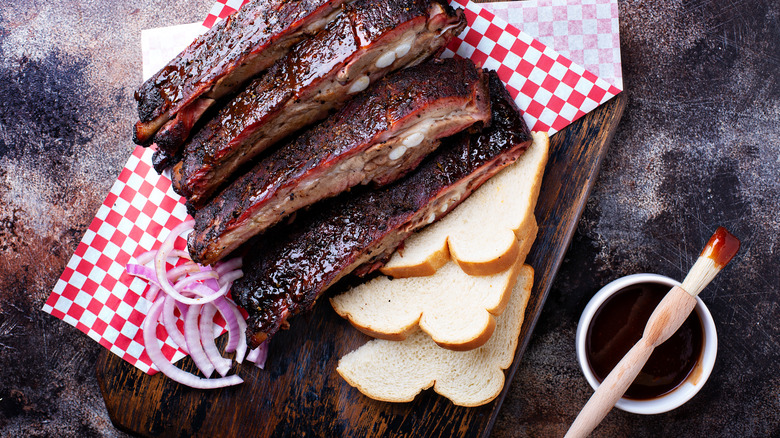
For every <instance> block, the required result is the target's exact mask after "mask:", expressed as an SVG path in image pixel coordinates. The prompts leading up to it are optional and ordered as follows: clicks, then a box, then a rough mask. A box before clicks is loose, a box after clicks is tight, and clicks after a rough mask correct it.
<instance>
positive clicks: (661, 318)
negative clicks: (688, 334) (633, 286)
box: [642, 286, 696, 348]
mask: <svg viewBox="0 0 780 438" xmlns="http://www.w3.org/2000/svg"><path fill="white" fill-rule="evenodd" d="M694 307H696V298H694V297H692V296H691V294H689V293H688V292H686V291H685V289H683V288H681V287H680V286H675V287H673V288H672V290H670V291H669V292H668V293H667V294H666V295H665V296H664V299H663V300H661V302H660V303H658V306H657V307H656V308H655V310H654V311H653V313H652V314H651V315H650V319H648V320H647V325H646V326H645V331H644V333H643V334H642V339H643V340H644V341H646V342H647V344H648V345H651V346H652V347H653V348H655V347H657V346H659V345H661V344H663V343H664V341H666V340H667V339H669V338H670V337H672V335H673V334H674V333H675V332H676V331H677V330H679V328H680V327H681V326H682V325H683V323H684V322H685V320H686V319H688V315H690V314H691V312H692V311H693V308H694Z"/></svg>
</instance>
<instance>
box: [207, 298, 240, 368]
mask: <svg viewBox="0 0 780 438" xmlns="http://www.w3.org/2000/svg"><path fill="white" fill-rule="evenodd" d="M216 313H217V307H216V306H214V305H213V303H210V304H206V305H204V306H203V309H202V310H201V313H200V341H201V343H202V344H203V350H204V351H205V352H206V357H208V359H209V362H211V363H212V364H213V365H214V368H216V370H217V372H218V373H219V374H220V375H221V376H223V377H224V376H225V375H226V374H227V373H228V371H230V365H231V364H232V361H231V360H230V359H227V358H224V357H222V355H221V354H220V353H219V349H217V343H216V342H214V315H216Z"/></svg>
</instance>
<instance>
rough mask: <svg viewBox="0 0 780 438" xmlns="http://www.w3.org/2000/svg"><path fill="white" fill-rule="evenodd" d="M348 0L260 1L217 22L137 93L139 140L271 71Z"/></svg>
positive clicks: (148, 139)
mask: <svg viewBox="0 0 780 438" xmlns="http://www.w3.org/2000/svg"><path fill="white" fill-rule="evenodd" d="M344 1H345V0H255V1H252V2H249V3H248V4H246V5H245V6H244V7H242V8H241V9H240V10H239V11H238V12H236V13H234V14H233V15H231V16H229V17H228V18H227V19H225V20H223V21H221V22H219V23H217V24H215V25H214V26H213V27H212V28H211V30H210V31H209V32H207V33H206V34H204V35H202V36H200V37H198V38H197V39H196V40H195V42H193V43H192V44H191V45H190V46H189V47H187V48H186V49H184V51H182V52H181V53H180V54H179V55H178V56H177V57H176V58H174V59H173V60H172V61H171V62H170V63H168V65H166V66H165V67H163V68H162V69H161V70H160V71H159V72H157V73H156V74H155V75H154V76H152V77H151V78H150V79H149V80H147V81H146V82H144V84H143V85H141V88H140V89H139V90H138V91H136V93H135V99H136V101H137V102H138V117H139V121H138V123H137V124H136V126H135V131H134V140H135V142H136V143H138V144H142V145H149V144H150V143H151V142H152V141H153V138H154V135H155V133H156V132H157V131H158V130H159V129H160V128H161V127H162V126H163V125H164V124H166V123H167V122H168V121H170V120H171V119H174V118H176V116H177V114H178V113H179V112H181V111H187V110H188V109H189V108H192V106H193V105H196V106H199V105H200V104H198V103H197V102H196V100H198V99H199V98H200V97H202V96H205V97H207V98H210V99H218V98H220V97H222V96H224V95H226V94H228V93H230V92H231V91H233V90H234V89H235V88H237V87H239V86H241V85H242V84H243V83H245V82H246V80H248V79H249V78H250V77H252V76H254V75H256V74H258V73H260V72H261V71H263V70H265V69H266V68H268V67H269V66H270V65H271V64H273V63H274V62H275V61H276V60H278V59H279V58H281V57H282V56H284V55H285V54H286V53H287V51H288V50H289V48H290V47H291V46H292V45H293V44H295V43H297V42H298V41H300V40H301V39H302V38H304V36H305V34H306V33H314V32H316V31H317V30H319V29H321V28H322V27H323V26H324V25H325V24H326V23H327V22H328V21H329V20H328V17H329V16H330V14H332V12H333V11H335V10H337V9H338V8H340V7H341V5H342V3H344ZM334 18H335V17H334ZM188 121H189V120H188Z"/></svg>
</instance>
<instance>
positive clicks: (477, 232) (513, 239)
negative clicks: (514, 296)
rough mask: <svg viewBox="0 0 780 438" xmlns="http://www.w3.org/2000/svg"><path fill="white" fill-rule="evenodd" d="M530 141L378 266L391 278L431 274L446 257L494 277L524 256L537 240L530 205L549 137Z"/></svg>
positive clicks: (536, 136) (542, 134)
mask: <svg viewBox="0 0 780 438" xmlns="http://www.w3.org/2000/svg"><path fill="white" fill-rule="evenodd" d="M532 135H533V139H534V140H533V143H532V144H531V146H530V147H529V148H528V150H526V151H525V153H523V155H522V156H521V157H520V159H518V160H517V161H516V162H515V163H513V164H512V165H510V166H508V167H507V168H506V169H504V170H502V171H501V172H499V173H498V174H497V175H495V176H494V177H492V178H490V179H489V180H488V181H487V182H486V183H485V184H483V185H482V187H480V188H479V189H477V190H476V191H475V192H474V193H472V194H471V196H469V197H468V198H467V199H466V200H465V201H463V203H462V204H460V205H459V206H458V207H457V208H455V209H454V210H453V211H452V212H450V213H449V214H448V215H447V216H445V217H444V218H443V219H442V220H440V221H438V222H436V223H434V224H432V225H431V226H429V227H427V228H425V229H424V230H422V231H420V232H418V233H415V234H413V235H412V236H410V237H409V238H408V239H407V240H406V242H405V243H404V246H403V249H402V250H399V251H396V253H395V254H393V256H392V257H391V258H390V261H389V262H388V263H387V264H386V265H385V266H384V267H383V268H382V269H381V271H382V273H384V274H385V275H389V276H391V277H396V278H402V277H416V276H425V275H433V273H434V272H436V270H437V269H439V268H440V267H441V266H443V265H444V264H445V263H446V262H447V261H448V260H449V259H450V258H451V259H453V260H455V262H457V263H458V265H460V267H461V269H463V270H464V271H465V272H466V273H468V274H470V275H492V274H496V273H498V272H502V271H505V270H506V269H508V268H509V267H510V266H511V265H512V264H513V263H514V262H515V260H516V259H517V258H518V257H520V258H522V259H525V256H526V255H527V254H528V251H530V249H531V244H532V243H533V240H534V239H535V238H536V231H537V225H536V218H535V217H534V208H535V207H536V199H537V198H538V196H539V188H540V186H541V182H542V175H543V174H544V167H545V165H546V164H547V157H548V150H549V138H548V137H547V133H545V132H534V133H532Z"/></svg>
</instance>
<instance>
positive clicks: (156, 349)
mask: <svg viewBox="0 0 780 438" xmlns="http://www.w3.org/2000/svg"><path fill="white" fill-rule="evenodd" d="M163 303H164V299H163V298H162V297H160V298H158V299H157V300H156V301H155V302H154V304H153V305H152V307H151V309H149V314H148V315H147V317H146V319H144V322H143V326H142V328H143V335H144V344H146V354H147V355H149V359H151V360H152V363H153V364H154V365H155V366H157V368H158V369H159V370H160V372H162V373H163V374H165V375H166V376H168V377H169V378H170V379H171V380H174V381H176V382H179V383H181V384H182V385H187V386H189V387H192V388H196V389H215V388H224V387H226V386H233V385H238V384H239V383H243V382H244V380H243V379H242V378H241V377H239V376H237V375H232V376H228V377H220V378H216V379H204V378H202V377H198V376H196V375H194V374H191V373H188V372H186V371H184V370H182V369H179V368H177V367H176V366H175V365H173V364H172V363H171V362H170V361H168V359H166V358H165V356H164V355H163V353H162V350H161V349H160V344H159V341H158V340H157V326H156V324H155V323H156V321H157V318H159V317H160V313H162V310H163Z"/></svg>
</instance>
